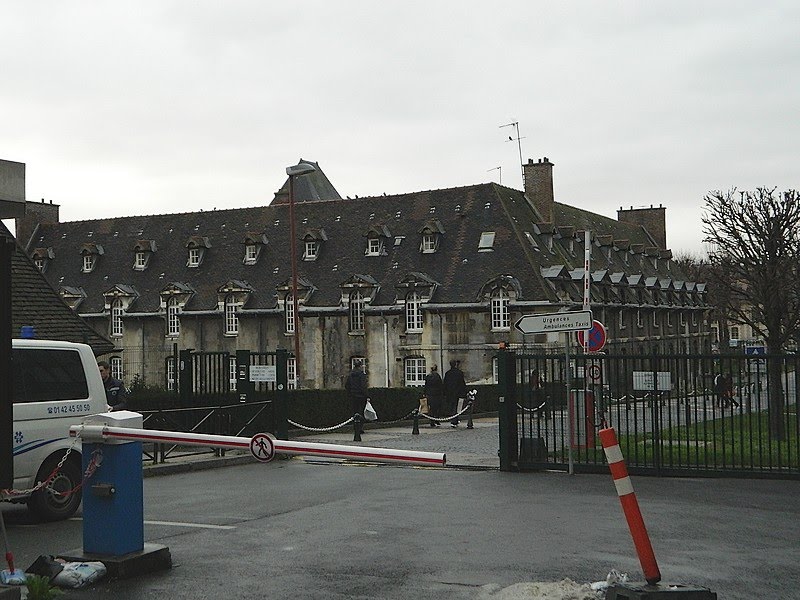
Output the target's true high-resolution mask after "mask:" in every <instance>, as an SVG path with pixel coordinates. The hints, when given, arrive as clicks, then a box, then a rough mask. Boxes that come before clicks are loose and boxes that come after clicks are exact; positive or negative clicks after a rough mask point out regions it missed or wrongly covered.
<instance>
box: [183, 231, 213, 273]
mask: <svg viewBox="0 0 800 600" xmlns="http://www.w3.org/2000/svg"><path fill="white" fill-rule="evenodd" d="M208 248H211V242H209V241H208V238H207V237H202V236H199V235H193V236H192V237H190V238H189V241H188V242H186V249H187V256H186V266H187V267H190V268H193V269H196V268H197V267H199V266H200V263H202V262H203V257H204V256H205V253H206V250H207V249H208Z"/></svg>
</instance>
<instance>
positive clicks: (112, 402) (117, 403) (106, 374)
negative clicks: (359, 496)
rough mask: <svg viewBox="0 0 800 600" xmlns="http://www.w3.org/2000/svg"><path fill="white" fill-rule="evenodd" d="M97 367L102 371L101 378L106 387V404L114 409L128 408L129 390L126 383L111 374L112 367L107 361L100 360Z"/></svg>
mask: <svg viewBox="0 0 800 600" xmlns="http://www.w3.org/2000/svg"><path fill="white" fill-rule="evenodd" d="M97 368H98V370H99V371H100V378H101V379H102V380H103V387H104V388H105V389H106V404H108V405H109V406H110V407H111V410H112V411H115V410H125V409H127V408H128V392H127V391H126V390H125V385H124V384H123V383H122V382H121V381H120V380H119V379H114V378H113V377H112V376H111V367H110V366H109V364H108V363H107V362H106V361H104V360H101V361H100V362H98V363H97Z"/></svg>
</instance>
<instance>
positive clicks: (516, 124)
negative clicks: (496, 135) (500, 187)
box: [500, 117, 525, 190]
mask: <svg viewBox="0 0 800 600" xmlns="http://www.w3.org/2000/svg"><path fill="white" fill-rule="evenodd" d="M512 118H513V117H512ZM503 127H514V128H515V130H516V132H517V137H512V136H508V139H507V140H506V141H507V142H513V141H514V140H516V141H517V147H518V148H519V168H520V171H521V172H522V189H523V190H524V189H525V167H523V166H522V143H521V142H520V140H524V139H525V138H521V137H519V121H512V122H511V123H506V124H505V125H500V129H502V128H503Z"/></svg>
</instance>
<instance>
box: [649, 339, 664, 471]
mask: <svg viewBox="0 0 800 600" xmlns="http://www.w3.org/2000/svg"><path fill="white" fill-rule="evenodd" d="M651 360H652V361H653V363H652V365H651V367H652V369H653V399H652V409H653V411H652V413H651V415H652V419H653V465H654V466H655V468H656V473H657V474H659V475H660V474H661V446H662V444H661V418H660V417H661V400H660V399H659V396H658V392H659V390H658V366H659V365H658V362H659V361H658V350H656V349H653V354H652V358H651Z"/></svg>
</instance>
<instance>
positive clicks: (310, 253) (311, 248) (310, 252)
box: [303, 240, 317, 260]
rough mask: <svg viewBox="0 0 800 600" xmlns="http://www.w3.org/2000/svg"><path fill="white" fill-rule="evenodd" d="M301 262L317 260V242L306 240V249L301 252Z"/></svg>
mask: <svg viewBox="0 0 800 600" xmlns="http://www.w3.org/2000/svg"><path fill="white" fill-rule="evenodd" d="M303 260H317V241H316V240H306V249H305V252H303Z"/></svg>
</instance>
